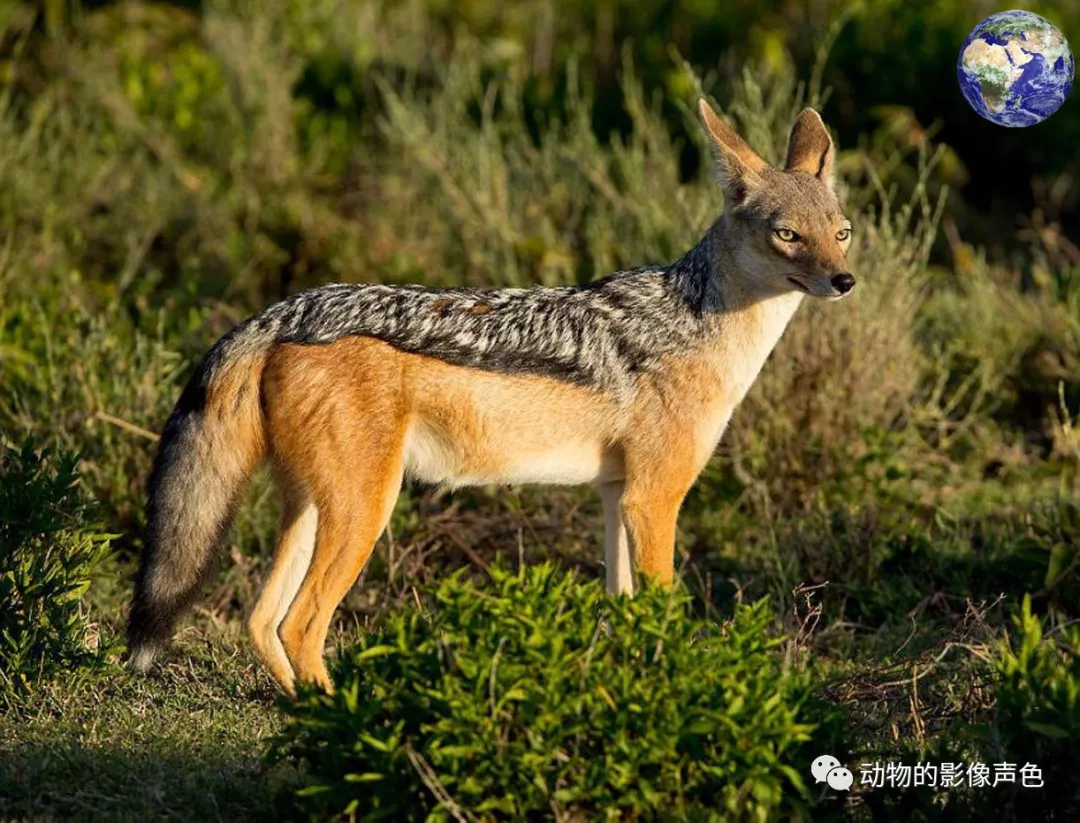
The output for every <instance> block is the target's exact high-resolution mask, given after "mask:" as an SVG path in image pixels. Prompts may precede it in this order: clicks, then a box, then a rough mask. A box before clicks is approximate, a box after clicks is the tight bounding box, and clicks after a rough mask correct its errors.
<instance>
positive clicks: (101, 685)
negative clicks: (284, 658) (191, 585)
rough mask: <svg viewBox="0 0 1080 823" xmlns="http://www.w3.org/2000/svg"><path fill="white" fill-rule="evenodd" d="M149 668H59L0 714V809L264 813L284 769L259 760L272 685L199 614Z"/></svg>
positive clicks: (271, 722) (2, 812)
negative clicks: (83, 672)
mask: <svg viewBox="0 0 1080 823" xmlns="http://www.w3.org/2000/svg"><path fill="white" fill-rule="evenodd" d="M177 640H178V642H177V644H176V646H175V648H174V650H173V651H172V652H171V653H170V654H169V656H168V658H167V659H166V661H165V664H164V665H163V666H162V667H161V668H160V669H159V670H158V671H156V672H155V673H154V674H153V675H152V676H150V677H141V676H133V675H132V674H130V673H129V672H127V671H126V670H124V669H121V668H119V667H114V668H113V669H111V670H110V671H108V672H107V673H105V674H103V675H102V676H100V677H98V678H95V679H93V680H90V681H87V682H84V683H81V684H79V685H77V686H75V687H74V688H73V687H72V686H71V685H70V684H69V683H68V681H67V680H66V679H65V678H63V677H60V678H58V679H56V680H55V681H53V682H52V683H49V684H47V685H43V686H42V687H41V688H39V689H38V690H37V691H36V692H35V693H34V695H33V696H32V698H30V699H28V700H26V701H25V702H24V703H23V704H22V705H20V706H18V707H17V708H15V709H14V710H8V711H5V712H3V713H0V819H4V820H17V819H51V820H58V819H65V820H159V819H164V818H169V819H173V820H192V821H194V820H265V819H267V817H269V816H272V815H273V813H274V808H275V806H274V803H275V801H274V797H275V792H276V789H277V788H278V787H280V786H284V785H287V784H288V782H289V781H290V780H293V779H295V776H294V775H292V774H291V773H290V771H289V769H287V768H278V769H270V768H268V767H266V766H265V765H264V764H263V751H264V749H265V740H266V739H267V737H268V736H269V735H272V734H273V733H275V732H276V731H277V730H278V729H279V727H280V718H279V715H278V714H277V712H276V711H275V701H276V700H277V693H276V690H275V688H274V686H273V684H272V682H271V681H270V680H269V678H268V677H267V676H266V674H265V673H264V672H263V670H262V669H261V668H260V666H259V665H258V663H257V661H256V660H255V659H254V657H253V655H252V654H251V652H250V650H249V649H248V648H247V647H246V646H245V645H243V644H241V643H240V637H239V631H238V627H237V626H236V625H235V624H234V625H230V626H226V627H224V629H223V628H222V627H220V626H216V625H214V623H213V622H212V621H211V620H209V619H208V618H201V619H199V620H197V621H195V625H189V626H188V627H187V628H185V630H184V631H183V632H181V633H180V636H179V637H178V639H177Z"/></svg>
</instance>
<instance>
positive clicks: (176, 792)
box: [0, 728, 293, 821]
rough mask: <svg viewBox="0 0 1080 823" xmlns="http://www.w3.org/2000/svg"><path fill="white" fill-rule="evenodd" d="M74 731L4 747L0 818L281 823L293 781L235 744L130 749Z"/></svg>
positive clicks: (160, 742) (136, 743)
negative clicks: (284, 795)
mask: <svg viewBox="0 0 1080 823" xmlns="http://www.w3.org/2000/svg"><path fill="white" fill-rule="evenodd" d="M85 734H86V730H83V729H75V728H70V729H66V730H64V731H63V732H62V733H60V734H53V735H50V739H42V740H34V741H32V742H22V743H17V744H15V745H13V746H8V745H3V746H2V747H0V819H4V820H10V819H26V818H32V819H41V818H46V819H57V820H166V819H167V820H193V821H194V820H200V821H204V820H229V821H235V820H266V819H278V818H280V817H281V816H282V813H283V809H282V808H278V807H276V805H275V796H276V795H277V794H278V792H279V790H280V788H281V787H282V786H283V785H285V784H287V783H288V782H291V780H292V778H293V775H291V774H290V773H288V772H287V771H286V770H283V769H278V768H274V769H267V768H266V767H264V765H263V764H262V762H261V761H260V759H259V756H260V753H261V752H260V751H253V752H250V753H249V752H245V751H242V750H241V749H240V748H238V747H237V746H236V745H235V743H230V742H229V741H225V740H223V741H221V746H220V748H215V747H212V746H207V747H198V748H187V747H185V748H182V749H180V750H176V749H175V748H174V747H173V746H171V745H170V742H169V741H168V740H164V739H142V740H139V739H133V740H132V741H131V745H129V746H117V745H115V744H89V745H86V744H84V742H83V738H84V737H85Z"/></svg>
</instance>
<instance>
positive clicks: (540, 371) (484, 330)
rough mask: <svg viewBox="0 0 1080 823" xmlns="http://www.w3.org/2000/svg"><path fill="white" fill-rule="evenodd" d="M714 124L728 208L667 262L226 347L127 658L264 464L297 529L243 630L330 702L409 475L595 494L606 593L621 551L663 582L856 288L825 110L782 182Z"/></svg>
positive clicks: (158, 486)
mask: <svg viewBox="0 0 1080 823" xmlns="http://www.w3.org/2000/svg"><path fill="white" fill-rule="evenodd" d="M701 115H702V118H703V120H704V123H705V126H706V128H707V130H708V133H709V136H710V138H711V141H712V144H713V146H714V147H715V151H716V156H717V159H718V161H719V166H720V170H721V175H720V180H721V184H722V186H723V189H724V193H725V201H726V207H725V210H724V212H723V214H722V215H721V216H720V217H719V219H717V221H716V222H715V223H714V224H713V225H712V227H711V228H709V230H708V231H707V232H706V234H705V236H704V237H703V238H702V239H701V241H700V242H699V243H698V244H697V245H696V246H695V247H694V248H692V249H690V251H688V252H687V253H686V254H685V255H684V256H683V257H682V258H681V259H680V260H679V261H678V262H676V263H674V264H672V265H670V266H652V267H647V268H641V269H636V270H633V271H626V272H620V273H617V274H613V275H611V276H609V277H607V278H605V279H603V280H599V281H596V282H594V283H590V284H589V285H586V286H582V287H567V288H553V289H544V288H536V289H500V290H492V291H480V290H474V289H463V288H462V289H432V288H421V287H414V286H397V287H387V286H358V285H330V286H324V287H322V288H317V289H313V290H311V291H307V292H303V293H301V294H297V295H296V296H294V297H292V298H289V299H287V300H285V301H283V302H281V303H277V304H276V305H273V306H271V307H270V308H268V309H267V310H265V311H264V312H262V313H261V314H259V315H257V316H255V317H253V318H251V319H250V320H248V321H246V322H245V323H243V324H241V325H240V326H238V327H236V328H235V329H233V330H232V331H231V332H230V333H229V334H227V335H226V336H225V337H223V338H222V339H221V340H220V341H218V343H217V344H216V345H215V346H214V347H213V348H212V349H211V350H210V352H209V353H208V354H207V355H206V357H205V358H204V359H203V361H202V363H201V365H200V366H199V367H198V369H197V371H196V372H195V374H194V376H193V377H192V378H191V381H190V382H189V383H188V385H187V387H186V388H185V389H184V391H183V394H182V395H181V397H180V400H179V402H178V403H177V405H176V408H175V409H174V410H173V413H172V415H171V416H170V417H169V420H168V423H167V424H166V426H165V431H164V434H163V436H162V439H161V443H160V447H159V451H158V454H157V459H156V461H155V464H154V469H153V473H152V477H151V483H150V504H149V533H148V540H147V547H146V551H145V553H144V555H143V558H142V566H141V568H140V570H139V575H138V579H137V581H136V588H135V597H134V602H133V605H132V610H131V618H130V626H129V639H130V647H131V655H132V661H133V663H134V664H135V665H136V666H137V667H139V668H145V667H147V666H148V665H149V664H150V662H151V660H152V658H153V655H154V653H155V651H157V650H158V649H159V648H160V647H161V646H162V645H163V644H165V643H166V642H167V641H168V639H169V638H170V636H171V635H172V632H173V628H174V625H175V623H176V620H177V619H178V617H179V616H180V615H181V614H182V613H183V612H184V610H186V609H187V608H188V607H189V606H190V605H191V604H192V602H193V600H194V599H195V597H196V594H197V592H198V589H199V586H200V583H201V582H202V580H203V578H204V577H205V576H206V574H207V570H208V569H209V568H210V566H211V561H212V560H213V558H214V557H215V555H216V554H217V552H218V549H219V548H220V546H221V544H222V543H223V541H224V540H225V538H226V535H227V532H228V529H229V527H230V523H231V520H232V515H233V512H234V510H235V508H236V506H237V505H238V503H239V502H240V499H241V496H242V493H243V491H244V489H245V488H246V484H247V482H248V480H249V478H250V477H251V475H252V473H253V472H254V470H255V469H256V467H257V466H258V465H259V463H260V462H262V461H263V460H264V459H269V460H270V461H271V463H272V465H273V468H274V472H275V476H276V478H277V482H278V484H279V486H280V489H281V493H282V497H283V512H284V515H283V523H282V528H281V535H280V539H279V543H278V547H277V552H276V555H275V557H274V562H273V566H272V568H271V570H270V574H269V577H268V579H267V580H266V583H265V586H264V588H263V591H262V593H261V594H260V596H259V599H258V602H257V603H256V605H255V608H254V610H253V611H252V613H251V617H250V621H249V627H250V630H251V634H252V637H253V639H254V642H255V647H256V649H257V650H258V653H259V655H260V657H261V658H262V659H263V661H265V663H266V665H267V666H268V667H269V669H270V672H271V673H272V674H273V676H274V679H275V680H277V682H278V683H280V684H281V686H282V688H284V689H285V690H286V691H290V692H291V691H293V689H294V686H295V683H296V681H297V680H298V679H299V680H308V681H314V682H315V683H318V684H320V685H322V686H323V687H325V688H327V689H329V688H330V685H331V684H330V680H329V678H328V676H327V670H326V667H325V664H324V661H323V647H324V644H325V642H326V634H327V630H328V627H329V625H330V621H331V617H332V615H333V613H334V610H335V608H336V607H337V605H338V603H339V602H340V601H341V600H342V598H343V597H344V596H345V594H346V592H347V591H348V589H349V587H350V586H351V585H352V584H353V582H354V581H355V580H356V578H357V576H358V575H359V573H360V571H361V569H362V568H363V566H364V564H365V562H366V561H367V559H368V557H369V556H370V554H371V551H372V548H373V546H374V544H375V541H376V540H377V539H378V537H379V535H380V533H381V532H382V531H383V529H384V527H385V526H386V523H387V520H388V519H389V517H390V512H391V510H392V509H393V507H394V502H395V500H396V498H397V495H398V491H399V488H400V487H401V484H402V480H403V478H405V477H406V476H409V477H413V478H417V479H419V480H421V481H426V482H429V483H436V484H444V485H448V486H462V485H468V484H478V483H507V484H510V483H561V484H578V483H592V484H595V485H596V486H597V488H598V489H599V492H600V496H601V498H602V500H603V505H604V511H605V526H606V539H605V551H606V562H607V585H608V588H609V590H611V591H613V592H632V588H633V578H632V574H631V559H632V560H633V564H634V565H635V566H636V567H637V568H638V569H639V570H640V571H642V572H644V573H645V574H648V575H651V576H653V577H655V578H659V579H660V580H661V581H670V580H671V578H672V575H673V565H674V551H675V521H676V517H677V515H678V511H679V507H680V505H681V503H682V500H683V497H684V496H685V495H686V492H687V491H688V490H689V488H690V486H691V484H692V483H693V482H694V480H695V479H696V477H697V475H698V473H699V472H700V471H701V469H702V467H703V466H704V465H705V462H706V460H707V459H708V458H709V455H710V454H711V453H712V451H713V449H714V448H715V446H716V444H717V442H718V441H719V439H720V436H721V434H722V433H723V431H724V428H725V427H726V426H727V423H728V420H729V419H730V417H731V414H732V412H733V411H734V409H735V407H736V406H737V405H738V403H739V401H740V400H742V398H743V396H744V395H745V394H746V391H747V389H749V387H750V385H751V383H753V381H754V379H755V377H757V374H758V372H759V371H760V369H761V367H762V364H763V363H764V362H765V359H766V357H768V355H769V352H770V351H772V349H773V346H774V345H775V344H776V341H777V340H778V339H779V337H780V335H781V333H782V332H783V331H784V328H785V326H786V325H787V323H788V320H789V319H790V318H791V316H792V314H793V313H794V312H795V310H796V308H798V305H799V302H800V301H801V300H802V297H803V295H804V294H809V295H813V296H815V297H823V298H838V297H840V296H842V295H844V294H846V293H847V292H849V291H850V290H851V289H852V287H853V286H854V283H855V279H854V278H853V277H852V276H851V274H849V273H848V272H847V267H846V265H845V263H844V253H845V250H846V249H847V246H848V243H849V239H850V235H851V225H850V223H849V222H848V221H847V220H846V219H845V218H844V215H843V212H842V211H841V208H840V204H839V203H838V202H837V198H836V196H835V194H834V193H833V186H832V174H833V159H834V148H833V143H832V140H831V139H830V137H829V133H828V131H827V130H826V128H825V126H824V124H823V123H822V121H821V118H820V117H819V116H818V114H817V113H816V112H815V111H813V110H812V109H806V110H805V111H803V112H802V114H800V115H799V117H798V119H797V120H796V122H795V125H794V127H793V129H792V131H791V137H790V141H789V145H788V155H787V162H786V167H785V168H784V169H783V170H780V169H776V168H773V167H771V166H769V165H768V164H766V163H765V162H764V161H762V160H761V159H760V158H759V157H758V156H757V155H756V154H755V153H754V152H753V151H752V150H751V149H750V148H749V147H748V146H747V145H746V143H745V142H743V140H742V139H741V138H740V137H739V136H738V135H737V134H735V132H734V131H732V129H731V128H729V127H728V126H727V125H726V124H725V123H724V122H723V121H722V120H720V118H719V117H718V116H717V115H716V114H715V113H714V112H713V110H712V109H711V108H710V107H709V106H708V104H706V103H705V102H704V101H702V103H701Z"/></svg>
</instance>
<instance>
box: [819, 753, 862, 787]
mask: <svg viewBox="0 0 1080 823" xmlns="http://www.w3.org/2000/svg"><path fill="white" fill-rule="evenodd" d="M810 773H811V774H812V775H814V782H816V783H828V784H829V788H830V789H835V790H836V791H838V792H846V791H847V790H848V789H850V788H851V783H852V781H853V780H854V778H853V777H852V774H851V771H850V770H848V769H845V768H844V767H843V766H841V765H840V761H839V760H837V759H836V758H835V757H833V756H832V755H828V754H823V755H822V756H821V757H818V758H816V759H815V760H814V762H813V763H811V764H810Z"/></svg>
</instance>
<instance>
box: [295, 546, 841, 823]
mask: <svg viewBox="0 0 1080 823" xmlns="http://www.w3.org/2000/svg"><path fill="white" fill-rule="evenodd" d="M492 580H493V585H477V584H476V583H474V582H472V581H471V580H469V579H468V578H466V577H464V576H462V575H461V574H460V573H459V574H456V575H454V576H452V577H450V578H449V579H447V580H445V581H444V582H443V583H442V584H441V585H439V586H438V587H437V588H436V589H435V591H434V592H433V594H432V596H431V600H432V601H433V602H432V603H431V604H430V605H429V606H428V607H427V608H424V609H416V608H409V609H407V610H405V611H402V612H400V613H395V614H392V615H390V616H389V617H388V618H387V619H386V622H385V624H384V625H383V627H382V628H381V630H379V631H377V632H373V633H371V634H370V635H368V636H367V637H365V638H363V639H362V640H361V641H360V642H359V643H358V644H357V645H356V646H354V647H352V648H350V649H348V650H347V651H346V652H345V653H344V654H343V655H342V657H341V659H340V660H339V662H338V665H337V666H336V677H335V682H336V685H337V692H336V694H335V695H333V696H327V695H325V694H322V693H321V692H314V691H307V692H304V693H302V694H301V696H300V697H299V699H298V700H297V701H295V702H293V703H289V704H287V705H286V713H287V721H286V725H285V728H284V729H283V731H282V733H281V735H280V737H279V738H278V740H277V742H276V747H275V751H276V757H277V758H279V759H280V758H283V757H294V758H297V759H299V760H301V761H306V763H307V766H308V778H309V782H308V785H307V786H306V787H304V788H302V789H300V790H298V791H297V793H296V802H297V803H298V805H299V806H300V807H301V808H302V809H303V810H305V811H306V812H307V813H309V814H311V815H312V816H325V815H327V814H330V815H342V814H344V815H356V816H358V817H362V818H364V819H379V818H386V817H388V818H392V819H410V820H415V819H422V818H424V817H425V815H430V819H447V818H449V816H451V815H453V816H455V817H457V818H458V819H461V817H460V815H462V814H467V813H469V812H471V813H473V814H475V815H477V816H479V817H480V818H484V819H491V818H504V817H512V818H523V817H525V816H528V815H536V814H543V815H550V814H551V813H552V812H554V813H555V814H556V815H557V816H562V815H568V816H570V818H572V819H577V818H581V819H594V818H596V817H601V816H606V817H607V818H608V819H626V818H630V819H633V818H639V817H640V818H646V819H653V818H657V817H662V818H665V819H672V818H679V819H716V818H719V817H724V818H726V819H731V818H739V819H755V820H764V819H766V818H767V817H769V816H771V815H773V814H778V813H796V812H801V811H805V808H806V806H805V804H806V799H807V796H808V795H807V790H806V787H805V786H804V783H803V780H802V777H801V775H800V773H799V771H801V768H802V767H803V766H804V765H805V764H806V763H809V762H810V760H811V759H812V758H813V756H814V755H809V756H808V757H804V756H802V754H801V753H800V744H803V743H806V742H807V741H809V740H811V738H812V736H814V735H815V731H816V730H817V731H818V734H819V735H820V733H821V732H820V730H819V727H818V723H819V722H824V723H825V724H826V725H825V726H824V727H822V728H830V727H831V723H832V721H833V720H835V714H834V713H833V710H831V709H826V708H825V706H824V704H822V703H819V702H818V701H816V700H815V699H814V698H813V696H812V688H811V683H810V678H809V675H808V673H807V672H806V671H800V670H795V669H793V668H790V667H788V666H787V665H786V664H785V659H784V654H783V652H782V650H781V649H780V648H779V647H780V646H781V644H782V643H783V640H782V639H781V638H776V637H770V636H769V631H768V628H769V626H770V623H771V620H772V616H771V614H770V612H769V609H768V606H767V605H766V603H765V601H759V602H758V603H757V604H755V605H753V606H739V607H738V608H737V610H736V613H735V616H734V618H733V619H732V620H731V621H729V622H726V623H724V624H722V625H716V624H714V623H712V622H710V621H706V620H702V619H700V618H696V617H693V616H692V615H691V614H690V612H689V608H688V606H689V602H690V601H689V598H688V597H687V596H686V595H685V594H683V593H681V592H674V593H668V592H665V591H663V590H660V589H657V588H653V587H646V588H645V589H644V591H643V592H641V593H640V594H639V595H638V596H637V597H636V598H635V599H633V600H630V599H626V598H620V599H617V600H613V599H609V598H608V597H607V596H606V595H605V594H604V591H603V588H602V586H601V585H600V584H599V583H598V582H595V581H589V582H584V581H581V580H579V579H577V578H576V577H575V576H574V575H573V574H564V573H562V572H557V571H556V570H555V569H554V568H553V567H552V566H551V565H543V566H533V567H530V568H528V569H527V570H524V571H522V572H519V573H510V572H507V571H504V570H499V569H496V570H494V571H493V572H492ZM818 742H819V743H820V745H819V746H816V748H823V747H827V746H826V744H824V743H821V741H820V738H819V739H818ZM823 750H824V748H823ZM793 764H795V765H796V766H797V767H798V770H797V769H796V768H793ZM462 810H466V811H462Z"/></svg>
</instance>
